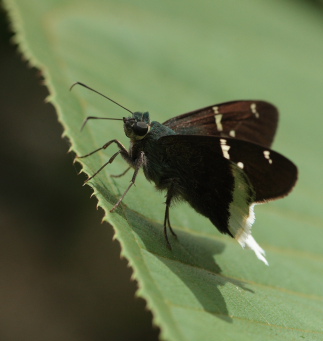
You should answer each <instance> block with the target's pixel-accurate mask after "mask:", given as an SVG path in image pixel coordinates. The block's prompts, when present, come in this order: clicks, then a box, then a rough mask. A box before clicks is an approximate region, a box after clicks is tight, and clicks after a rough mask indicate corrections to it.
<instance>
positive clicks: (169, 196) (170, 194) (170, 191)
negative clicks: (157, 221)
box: [164, 181, 177, 249]
mask: <svg viewBox="0 0 323 341" xmlns="http://www.w3.org/2000/svg"><path fill="white" fill-rule="evenodd" d="M174 187H175V185H174V181H173V182H172V183H171V185H170V187H169V189H168V192H167V195H166V202H165V203H166V210H165V219H164V236H165V239H166V242H167V247H168V248H169V249H171V248H172V246H171V244H170V242H169V239H168V235H167V225H168V228H169V230H170V232H171V233H172V235H173V236H174V237H176V238H177V235H176V233H175V232H174V230H173V229H172V226H171V224H170V219H169V208H170V204H171V201H172V198H173V196H174Z"/></svg>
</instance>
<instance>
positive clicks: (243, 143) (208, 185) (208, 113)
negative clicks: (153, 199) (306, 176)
mask: <svg viewBox="0 0 323 341" xmlns="http://www.w3.org/2000/svg"><path fill="white" fill-rule="evenodd" d="M75 84H79V85H81V86H84V87H86V88H88V89H90V90H91V91H94V92H96V93H98V94H100V95H102V96H103V97H105V98H108V99H109V100H111V99H110V98H109V97H107V96H105V95H103V94H101V93H99V92H98V91H96V90H94V89H92V88H90V87H88V86H87V85H85V84H83V83H79V82H78V83H75ZM75 84H74V85H75ZM74 85H73V86H74ZM111 101H113V100H111ZM113 102H114V103H116V102H115V101H113ZM116 104H117V105H119V106H121V105H120V104H118V103H116ZM121 107H122V108H124V109H125V110H127V111H129V112H130V113H131V116H130V117H124V118H123V119H116V120H122V121H123V124H124V131H125V134H126V135H127V137H129V138H130V141H131V143H130V148H129V150H127V149H126V148H125V147H124V146H123V145H122V143H121V142H120V141H118V140H110V141H109V142H107V143H106V144H105V145H104V146H103V147H101V148H99V149H97V150H95V151H93V152H91V153H89V154H87V155H84V156H82V157H87V156H89V155H92V154H93V153H95V152H97V151H99V150H102V149H106V148H107V147H108V146H110V145H111V144H112V143H115V144H116V145H117V146H118V148H119V151H118V152H117V153H115V154H114V155H113V156H112V157H111V158H110V159H109V160H108V161H107V162H106V163H105V164H104V165H103V166H102V167H101V168H100V169H99V170H98V171H97V172H96V173H95V174H94V175H92V176H91V177H90V178H89V179H88V180H90V179H92V178H93V177H94V176H95V175H96V174H97V173H98V172H100V171H101V170H102V169H103V168H104V167H105V166H106V165H108V164H109V163H112V162H113V160H114V159H115V158H116V157H117V156H118V155H119V154H120V155H121V156H122V157H123V158H124V160H125V161H126V162H127V163H128V164H129V166H130V167H129V168H131V167H132V168H134V173H133V176H132V180H131V183H130V185H129V187H128V188H127V190H126V191H125V193H124V194H123V196H122V197H121V198H120V199H119V201H118V202H117V203H116V204H115V206H114V207H113V208H112V209H111V211H114V210H115V209H116V208H117V207H118V206H119V205H120V203H121V202H122V200H123V198H124V197H125V195H126V194H127V192H128V191H129V189H130V188H131V187H132V185H133V184H134V183H135V180H136V176H137V174H138V172H139V170H140V169H141V168H142V169H143V171H144V174H145V176H146V178H147V180H148V181H153V182H154V183H155V185H156V188H157V189H159V190H165V191H166V211H165V216H164V234H165V238H166V241H167V245H168V246H169V247H171V246H170V242H169V238H168V234H167V228H168V229H169V230H170V231H171V233H172V234H173V235H175V232H174V231H173V229H172V227H171V224H170V217H169V209H170V206H171V203H172V201H173V200H178V199H179V200H184V201H187V202H188V203H189V204H190V205H191V206H192V207H193V208H194V209H195V210H196V211H197V212H199V213H200V214H202V215H204V216H205V217H207V218H209V219H210V221H211V222H212V223H213V224H214V225H215V226H216V227H217V229H218V230H219V231H220V232H222V233H226V234H229V235H230V236H232V237H233V238H235V239H236V240H237V241H238V242H239V243H240V244H241V245H242V246H243V247H247V248H250V249H252V250H253V251H254V252H255V253H256V255H257V257H258V258H259V259H260V260H262V261H263V262H265V263H266V264H268V263H267V260H266V258H265V253H264V250H263V249H262V248H261V247H260V246H259V245H258V243H257V242H256V241H255V239H254V238H253V237H252V235H251V226H252V224H253V222H254V213H253V206H254V205H255V204H257V203H263V202H266V201H268V200H275V199H278V198H281V197H283V196H285V195H287V194H288V193H289V192H290V191H291V189H292V188H293V186H294V185H295V183H296V181H297V168H296V166H295V165H294V164H293V163H292V162H291V161H290V160H288V159H287V158H285V157H284V156H282V155H281V154H279V153H277V152H274V151H273V150H271V149H270V146H271V144H272V142H273V139H274V135H275V132H276V128H277V122H278V111H277V109H276V107H274V106H273V105H272V104H270V103H267V102H264V101H234V102H227V103H222V104H217V105H213V106H209V107H205V108H203V109H199V110H195V111H192V112H189V113H186V114H183V115H180V116H176V117H174V118H172V119H170V120H168V121H166V122H164V123H163V124H161V123H159V122H156V121H152V122H151V121H150V117H149V113H148V112H145V113H143V112H132V111H130V110H129V109H127V108H125V107H123V106H121ZM89 119H109V118H98V117H91V116H90V117H88V118H87V119H86V121H85V122H84V124H85V123H86V122H87V121H88V120H89ZM84 124H83V126H84ZM123 174H125V172H124V173H123ZM88 180H87V181H88Z"/></svg>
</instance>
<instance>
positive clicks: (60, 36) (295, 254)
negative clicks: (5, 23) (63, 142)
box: [4, 0, 323, 341]
mask: <svg viewBox="0 0 323 341" xmlns="http://www.w3.org/2000/svg"><path fill="white" fill-rule="evenodd" d="M4 4H5V6H6V7H7V9H8V11H9V15H10V17H11V20H12V25H13V28H14V30H15V31H16V37H15V42H17V43H18V44H19V47H20V50H21V51H22V53H23V54H24V55H25V57H26V58H28V59H29V60H30V63H31V64H32V65H34V66H36V67H38V68H39V69H40V70H41V71H42V73H43V75H44V78H45V84H46V85H47V87H48V88H49V91H50V93H51V95H50V98H49V100H50V102H51V103H53V105H54V106H55V108H56V110H57V113H58V118H59V120H60V122H61V123H62V125H63V126H64V129H65V136H67V137H68V139H69V141H70V143H71V149H72V150H73V151H74V152H75V153H76V154H77V155H82V154H83V155H84V154H86V153H89V152H91V151H92V150H94V149H96V148H98V147H100V146H102V145H103V144H104V143H105V142H107V141H108V140H110V139H112V138H116V139H120V140H121V141H123V143H124V144H126V145H127V144H128V141H127V139H126V137H125V136H124V134H123V129H122V123H120V122H118V121H115V122H114V121H107V122H105V121H91V122H89V123H88V124H87V126H86V127H85V129H84V130H83V132H80V127H81V125H82V122H83V120H84V118H85V117H86V116H88V115H94V116H95V115H97V116H106V117H122V116H124V115H126V113H125V112H124V111H123V110H122V109H121V108H119V107H117V106H115V105H114V104H113V103H111V102H108V101H106V100H104V99H103V98H101V97H99V96H97V95H95V94H93V93H90V92H89V91H86V89H83V88H75V89H73V91H72V92H69V87H70V85H71V84H72V83H74V82H75V81H82V82H84V83H86V84H88V85H90V86H92V87H94V88H96V89H97V90H99V91H102V92H104V93H106V94H107V95H108V96H110V97H112V98H113V99H115V100H116V101H118V102H119V103H121V104H123V105H124V106H126V107H128V108H129V109H130V110H149V111H150V113H151V116H152V119H154V120H157V121H160V122H163V121H164V120H166V119H168V118H170V117H172V116H175V115H177V114H180V113H183V112H186V111H190V110H193V109H196V108H199V107H202V106H206V105H209V104H212V103H216V102H223V101H227V100H235V99H240V98H241V99H242V98H246V99H249V98H254V99H265V100H269V101H271V102H273V103H275V104H276V105H277V106H278V107H279V108H280V110H281V122H280V130H279V132H278V136H277V139H276V145H275V147H276V148H275V149H276V150H278V151H280V152H282V153H283V154H284V155H286V156H288V157H290V158H291V160H293V161H295V163H296V164H297V165H298V166H299V169H300V180H299V182H298V184H297V187H296V188H295V190H294V192H293V193H292V194H291V195H290V196H289V197H288V198H286V199H284V200H280V201H277V202H274V203H270V204H268V205H262V206H261V207H257V208H256V214H257V221H256V224H255V225H254V236H255V238H256V239H257V241H258V242H259V243H260V244H261V245H262V247H263V248H264V249H265V250H266V251H267V258H268V261H269V263H270V267H266V266H264V265H263V264H262V263H261V262H259V261H258V260H257V259H256V257H255V256H254V254H253V253H252V252H251V251H244V250H242V249H241V248H240V246H239V245H238V244H237V243H236V242H235V241H234V240H232V239H230V238H229V237H227V236H223V235H221V234H220V233H218V232H217V230H216V229H215V228H214V226H212V224H211V223H210V222H209V221H208V220H207V219H205V218H203V217H201V216H199V215H198V214H197V213H195V212H194V211H193V210H192V209H191V208H190V207H189V206H188V205H186V204H180V205H178V206H176V207H175V208H174V209H172V211H171V218H172V222H173V225H174V227H175V229H176V232H177V233H178V240H174V239H173V238H172V239H171V242H172V245H173V250H172V251H170V250H168V249H167V248H166V246H165V241H164V237H163V232H162V229H163V227H162V222H163V215H164V205H163V201H164V197H163V194H161V193H158V192H156V191H155V190H154V187H153V186H152V184H150V183H148V182H147V181H146V180H145V178H144V176H143V175H142V174H141V175H140V176H139V177H138V180H137V183H136V187H135V188H132V189H131V191H130V192H129V193H128V195H127V196H126V198H125V200H124V204H123V205H122V206H121V207H119V208H118V209H117V211H116V212H115V213H113V214H111V213H109V210H110V209H111V208H112V206H113V205H114V204H115V203H116V201H117V200H118V198H119V197H120V195H121V194H122V193H123V192H124V190H125V189H126V188H127V186H128V184H129V180H130V177H131V175H130V173H129V174H127V175H126V176H124V177H122V178H111V177H110V174H118V173H121V172H122V171H123V170H125V168H126V165H125V163H124V162H123V161H122V160H121V158H120V159H118V158H117V159H116V160H115V162H114V163H113V164H112V165H109V166H107V167H106V168H105V169H104V170H103V171H102V172H101V173H100V174H98V175H97V176H96V177H95V178H94V179H93V180H92V181H91V182H90V185H91V186H92V187H93V190H94V193H95V195H96V196H97V198H98V201H99V205H100V206H101V207H102V208H103V209H104V211H105V212H106V215H105V217H104V219H105V220H106V221H108V222H109V223H111V224H112V225H113V227H114V228H115V232H116V233H115V235H116V238H117V239H118V240H119V242H120V243H121V246H122V255H123V256H124V257H126V258H127V259H128V261H129V263H130V265H131V267H132V268H133V276H134V278H135V279H136V280H137V281H138V286H139V289H138V295H139V296H141V297H143V298H145V299H146V300H147V303H148V307H149V308H150V309H151V310H152V312H153V315H154V321H153V322H154V324H156V325H157V326H159V327H160V328H161V338H162V339H165V340H176V341H189V340H237V339H239V340H259V339H261V340H298V339H302V338H304V339H306V340H318V339H322V338H323V324H322V316H323V285H322V284H323V281H322V279H323V265H322V264H323V247H322V241H323V224H322V218H323V210H322V187H323V186H322V185H323V184H322V180H321V179H322V169H323V164H322V160H323V158H322V151H321V146H322V125H323V115H322V89H323V77H322V70H323V58H322V55H323V41H322V36H323V27H322V11H318V9H317V8H316V7H311V4H310V3H309V2H308V3H307V2H295V1H293V2H292V1H285V2H282V1H264V0H263V1H252V0H250V1H232V0H229V1H207V0H202V1H198V2H196V1H186V2H185V5H183V3H180V2H174V1H159V2H156V1H148V0H141V1H135V2H134V1H126V0H124V1H109V2H104V1H99V0H96V1H91V2H90V1H82V0H78V1H72V0H71V1H62V0H61V1H58V0H51V1H50V0H47V1H41V2H40V1H36V0H29V1H22V0H20V1H18V0H16V1H14V0H6V1H4ZM116 150H117V149H116V148H115V147H111V148H109V149H108V150H107V151H104V152H100V153H97V154H94V155H92V156H90V157H88V158H86V159H84V160H82V164H83V166H84V171H85V172H86V173H87V174H89V175H91V174H93V173H94V172H95V171H96V170H97V169H99V168H100V166H101V165H102V164H103V163H104V162H106V161H107V160H108V158H109V157H110V156H111V155H113V153H114V152H115V151H116Z"/></svg>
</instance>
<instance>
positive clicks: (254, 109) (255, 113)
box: [250, 103, 259, 118]
mask: <svg viewBox="0 0 323 341" xmlns="http://www.w3.org/2000/svg"><path fill="white" fill-rule="evenodd" d="M250 110H251V112H252V113H253V114H254V115H255V117H256V118H259V113H258V111H257V104H256V103H251V105H250Z"/></svg>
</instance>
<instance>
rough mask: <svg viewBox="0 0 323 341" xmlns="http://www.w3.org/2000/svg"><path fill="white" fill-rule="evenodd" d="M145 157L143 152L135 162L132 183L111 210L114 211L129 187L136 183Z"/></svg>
mask: <svg viewBox="0 0 323 341" xmlns="http://www.w3.org/2000/svg"><path fill="white" fill-rule="evenodd" d="M127 155H128V152H127ZM124 158H125V157H124ZM144 158H145V153H144V152H141V153H140V156H139V158H138V159H137V161H136V163H135V171H134V173H133V176H132V179H131V181H130V185H129V186H128V188H127V189H126V190H125V192H124V193H123V195H122V197H121V198H120V199H119V200H118V202H117V203H116V204H115V205H114V206H113V207H112V209H111V210H110V212H113V211H114V210H115V209H116V208H117V207H118V206H119V205H120V204H121V202H122V200H123V198H124V197H125V196H126V194H127V193H128V191H129V189H130V188H131V187H132V186H133V185H134V184H135V181H136V177H137V174H138V172H139V169H140V168H141V167H142V165H143V163H144Z"/></svg>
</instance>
